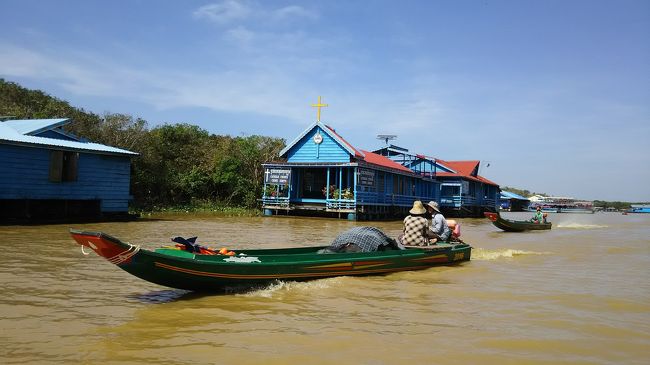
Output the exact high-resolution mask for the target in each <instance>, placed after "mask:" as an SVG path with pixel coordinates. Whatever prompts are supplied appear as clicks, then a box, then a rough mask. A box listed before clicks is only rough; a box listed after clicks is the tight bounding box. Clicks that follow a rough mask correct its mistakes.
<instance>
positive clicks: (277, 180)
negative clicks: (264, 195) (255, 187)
mask: <svg viewBox="0 0 650 365" xmlns="http://www.w3.org/2000/svg"><path fill="white" fill-rule="evenodd" d="M290 180H291V169H266V171H265V172H264V183H265V184H274V185H289V181H290Z"/></svg>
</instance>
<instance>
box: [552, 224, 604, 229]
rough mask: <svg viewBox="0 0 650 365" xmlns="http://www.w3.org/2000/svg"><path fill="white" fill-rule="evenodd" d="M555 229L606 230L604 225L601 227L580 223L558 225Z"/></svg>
mask: <svg viewBox="0 0 650 365" xmlns="http://www.w3.org/2000/svg"><path fill="white" fill-rule="evenodd" d="M556 227H557V228H568V229H601V228H607V226H606V225H602V224H582V223H560V224H558V225H557V226H556Z"/></svg>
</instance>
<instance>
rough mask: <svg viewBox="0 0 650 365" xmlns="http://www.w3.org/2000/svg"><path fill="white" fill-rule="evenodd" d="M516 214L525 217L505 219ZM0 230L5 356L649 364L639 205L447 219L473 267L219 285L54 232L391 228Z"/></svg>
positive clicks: (14, 359) (213, 219)
mask: <svg viewBox="0 0 650 365" xmlns="http://www.w3.org/2000/svg"><path fill="white" fill-rule="evenodd" d="M504 215H505V216H506V217H510V218H522V217H528V216H530V215H532V213H505V214H504ZM151 218H152V219H142V220H140V221H137V222H128V223H99V224H77V225H41V226H0V235H1V237H2V242H3V246H4V247H3V249H2V251H0V283H1V288H0V343H1V344H2V345H1V346H0V363H3V364H56V363H62V364H71V363H80V364H141V363H147V364H193V365H197V364H337V365H343V364H648V361H649V359H650V214H645V215H643V214H639V215H632V214H631V215H621V214H620V213H596V214H551V215H550V220H551V221H552V222H553V223H554V226H553V229H552V230H551V231H539V232H528V233H505V232H500V231H499V230H498V229H497V228H496V227H494V226H492V224H490V222H489V221H488V220H487V219H461V220H460V221H461V224H462V234H463V236H462V238H464V240H465V241H466V242H468V243H471V244H472V246H473V247H474V251H473V253H472V261H470V262H468V263H464V264H462V265H459V266H453V267H439V268H431V269H427V270H423V271H417V272H403V273H395V274H390V275H386V276H374V277H339V278H333V279H323V280H316V281H311V282H306V283H284V282H278V283H276V284H275V285H272V286H269V287H267V288H263V289H259V290H254V291H249V292H242V293H236V294H230V295H204V294H196V293H191V292H185V291H182V290H175V289H169V288H164V287H160V286H157V285H155V284H150V283H148V282H145V281H142V280H140V279H137V278H135V277H132V276H130V275H129V274H127V273H126V272H124V271H122V270H120V269H118V268H117V267H115V266H112V265H111V264H109V263H108V262H106V261H105V260H103V259H101V258H100V257H98V256H97V255H95V254H94V253H93V254H91V255H89V256H84V255H82V254H81V252H80V250H79V246H77V245H76V244H75V243H74V242H73V240H72V239H71V238H70V236H69V234H68V229H70V228H77V229H83V230H95V231H104V232H106V233H109V234H111V235H113V236H116V237H118V238H120V239H122V240H125V241H129V242H131V243H137V244H140V245H142V246H143V247H145V248H155V247H158V246H160V245H163V244H164V245H167V244H169V243H170V241H169V239H170V237H172V236H184V237H189V236H195V235H196V236H199V243H203V244H208V245H213V246H218V247H228V248H231V249H237V248H250V247H265V248H271V247H288V246H294V247H295V246H310V245H322V244H327V243H328V242H329V241H331V240H332V239H333V238H334V237H335V236H336V235H337V234H338V233H339V232H341V231H344V230H346V229H348V228H350V227H353V226H355V225H372V226H376V227H379V228H381V229H382V230H384V231H385V232H387V233H388V234H389V235H392V236H397V234H398V233H399V232H400V230H401V222H372V223H369V222H349V221H345V220H333V219H309V218H287V217H258V218H248V217H246V218H241V217H219V216H212V215H195V214H184V215H163V216H155V217H151Z"/></svg>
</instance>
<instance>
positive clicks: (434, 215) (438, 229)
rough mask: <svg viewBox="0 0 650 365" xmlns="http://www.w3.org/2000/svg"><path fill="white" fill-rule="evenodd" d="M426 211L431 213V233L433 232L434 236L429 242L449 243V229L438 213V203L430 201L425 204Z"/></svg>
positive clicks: (443, 218)
mask: <svg viewBox="0 0 650 365" xmlns="http://www.w3.org/2000/svg"><path fill="white" fill-rule="evenodd" d="M426 209H427V211H428V212H429V213H431V231H433V233H434V235H435V236H434V238H433V239H432V240H431V241H433V243H435V242H447V241H449V236H450V235H451V229H449V225H448V224H447V220H446V219H445V217H444V216H443V215H442V213H440V208H439V206H438V203H436V202H434V201H430V202H428V203H427V205H426Z"/></svg>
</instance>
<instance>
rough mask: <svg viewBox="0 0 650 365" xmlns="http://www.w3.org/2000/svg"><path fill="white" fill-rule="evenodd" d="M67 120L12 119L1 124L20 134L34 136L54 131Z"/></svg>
mask: <svg viewBox="0 0 650 365" xmlns="http://www.w3.org/2000/svg"><path fill="white" fill-rule="evenodd" d="M68 121H69V119H68V118H59V119H13V120H7V121H5V122H2V124H4V125H6V126H9V127H11V128H13V129H14V130H15V131H16V132H18V133H20V134H29V135H35V134H38V133H40V132H43V131H46V130H48V129H54V128H57V127H60V126H62V125H64V124H66V123H68Z"/></svg>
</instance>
